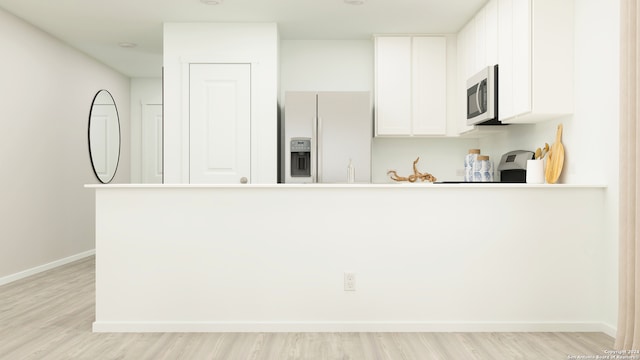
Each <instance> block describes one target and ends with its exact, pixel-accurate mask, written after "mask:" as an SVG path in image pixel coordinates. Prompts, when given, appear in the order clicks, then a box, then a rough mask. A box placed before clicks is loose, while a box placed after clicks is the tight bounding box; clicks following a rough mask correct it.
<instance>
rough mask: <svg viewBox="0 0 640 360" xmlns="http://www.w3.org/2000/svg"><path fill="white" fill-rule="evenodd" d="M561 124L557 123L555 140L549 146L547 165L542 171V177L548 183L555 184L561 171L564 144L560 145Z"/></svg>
mask: <svg viewBox="0 0 640 360" xmlns="http://www.w3.org/2000/svg"><path fill="white" fill-rule="evenodd" d="M561 140H562V124H560V125H558V131H557V132H556V142H555V143H553V145H552V146H551V150H550V151H549V159H548V160H547V167H546V169H545V172H544V178H545V179H546V180H547V183H548V184H555V183H556V181H558V178H559V177H560V173H562V166H563V165H564V145H562V141H561Z"/></svg>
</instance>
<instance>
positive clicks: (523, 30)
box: [512, 0, 532, 116]
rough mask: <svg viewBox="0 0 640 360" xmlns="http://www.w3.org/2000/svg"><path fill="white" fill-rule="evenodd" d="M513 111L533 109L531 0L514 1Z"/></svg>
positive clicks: (522, 112) (515, 113)
mask: <svg viewBox="0 0 640 360" xmlns="http://www.w3.org/2000/svg"><path fill="white" fill-rule="evenodd" d="M512 10H513V12H512V14H513V24H512V25H513V113H514V115H516V116H518V115H521V114H524V113H528V112H530V111H531V85H532V83H531V55H532V54H531V1H530V0H518V1H513V9H512Z"/></svg>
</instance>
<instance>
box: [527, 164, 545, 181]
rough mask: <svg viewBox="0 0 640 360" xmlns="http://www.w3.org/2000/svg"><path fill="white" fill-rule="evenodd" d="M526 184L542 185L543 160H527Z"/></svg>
mask: <svg viewBox="0 0 640 360" xmlns="http://www.w3.org/2000/svg"><path fill="white" fill-rule="evenodd" d="M527 184H544V160H542V159H540V160H527Z"/></svg>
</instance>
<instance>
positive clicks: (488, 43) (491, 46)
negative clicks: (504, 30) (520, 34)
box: [484, 0, 499, 66]
mask: <svg viewBox="0 0 640 360" xmlns="http://www.w3.org/2000/svg"><path fill="white" fill-rule="evenodd" d="M484 13H485V18H484V19H485V20H484V21H485V22H484V24H485V27H484V28H485V51H486V52H485V66H492V65H495V64H498V63H499V62H498V0H491V1H489V2H488V3H487V5H486V6H485V7H484Z"/></svg>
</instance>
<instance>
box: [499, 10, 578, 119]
mask: <svg viewBox="0 0 640 360" xmlns="http://www.w3.org/2000/svg"><path fill="white" fill-rule="evenodd" d="M497 2H498V64H499V66H500V68H499V84H498V92H499V98H498V104H499V105H498V106H499V118H500V120H502V121H503V122H507V123H535V122H538V121H542V120H548V119H551V118H554V117H558V116H562V115H565V114H570V113H572V112H573V2H572V1H555V0H497Z"/></svg>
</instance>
